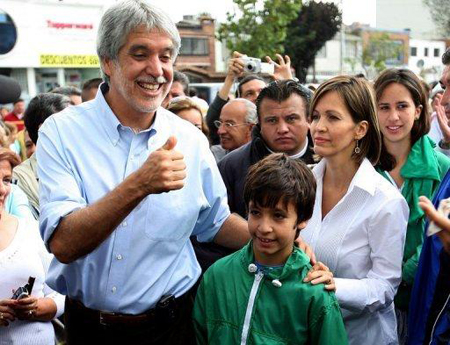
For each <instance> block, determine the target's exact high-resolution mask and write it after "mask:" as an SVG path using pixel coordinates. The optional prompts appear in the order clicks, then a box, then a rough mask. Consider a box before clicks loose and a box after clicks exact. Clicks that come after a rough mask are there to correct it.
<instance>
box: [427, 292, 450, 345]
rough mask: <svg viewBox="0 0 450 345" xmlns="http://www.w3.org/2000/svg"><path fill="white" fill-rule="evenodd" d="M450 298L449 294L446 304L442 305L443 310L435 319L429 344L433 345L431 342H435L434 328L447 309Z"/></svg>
mask: <svg viewBox="0 0 450 345" xmlns="http://www.w3.org/2000/svg"><path fill="white" fill-rule="evenodd" d="M449 299H450V295H448V296H447V300H446V301H445V303H444V306H443V307H442V309H441V311H440V312H439V314H438V316H437V317H436V320H434V324H433V328H432V329H431V337H430V342H429V345H431V343H432V342H433V338H434V330H435V328H436V325H437V323H438V321H439V319H440V317H441V314H442V312H443V311H444V310H445V308H446V307H447V304H448V301H449Z"/></svg>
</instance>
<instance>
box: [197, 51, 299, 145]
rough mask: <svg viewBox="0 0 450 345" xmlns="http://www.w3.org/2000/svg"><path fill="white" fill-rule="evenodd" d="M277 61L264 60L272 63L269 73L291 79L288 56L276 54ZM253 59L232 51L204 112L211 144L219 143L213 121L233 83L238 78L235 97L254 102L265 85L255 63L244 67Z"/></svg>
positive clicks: (216, 117)
mask: <svg viewBox="0 0 450 345" xmlns="http://www.w3.org/2000/svg"><path fill="white" fill-rule="evenodd" d="M276 56H277V62H275V61H272V59H271V58H270V57H269V56H267V57H266V60H267V62H268V63H269V64H271V65H273V73H267V74H269V75H270V76H271V77H272V78H273V79H275V80H283V79H292V78H293V75H292V71H291V59H290V58H289V56H287V55H285V56H284V57H283V56H281V55H280V54H276ZM254 60H255V59H252V58H248V57H246V56H245V55H244V54H241V53H239V52H237V51H235V52H234V53H233V56H232V58H230V60H229V61H228V70H227V76H226V77H225V81H224V83H223V85H222V88H221V89H220V91H219V93H218V94H217V96H216V98H214V100H213V101H212V102H211V104H210V105H209V108H208V112H207V113H206V123H207V125H208V127H209V129H210V133H209V136H210V139H211V143H212V144H213V145H218V144H219V143H220V138H219V134H218V133H217V128H216V127H215V126H214V121H217V120H219V117H220V113H221V111H222V108H223V107H224V105H225V104H227V102H228V101H229V97H228V95H229V94H230V91H231V89H232V87H233V84H234V83H235V82H236V81H237V80H238V79H239V78H242V79H241V80H240V81H239V84H238V86H237V90H236V97H237V98H245V99H248V100H249V101H250V102H253V103H255V102H256V98H257V97H258V95H259V93H260V92H261V90H262V89H263V88H265V87H266V81H265V80H264V79H263V78H262V77H261V76H260V75H259V74H256V71H255V68H254V66H255V64H253V63H250V64H249V66H250V68H249V67H248V66H247V68H246V61H250V62H252V61H254Z"/></svg>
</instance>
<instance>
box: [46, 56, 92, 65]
mask: <svg viewBox="0 0 450 345" xmlns="http://www.w3.org/2000/svg"><path fill="white" fill-rule="evenodd" d="M40 61H41V67H100V63H99V60H98V56H97V55H41V56H40Z"/></svg>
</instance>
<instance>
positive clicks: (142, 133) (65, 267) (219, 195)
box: [37, 0, 249, 344]
mask: <svg viewBox="0 0 450 345" xmlns="http://www.w3.org/2000/svg"><path fill="white" fill-rule="evenodd" d="M179 46H180V37H179V34H178V31H177V29H176V27H175V25H174V23H173V22H172V21H171V20H170V19H169V17H168V16H167V15H166V14H164V13H162V12H161V11H160V10H158V9H155V8H154V7H152V6H150V5H148V4H147V3H146V2H144V1H142V0H128V1H122V2H119V3H117V4H115V5H113V7H111V8H110V9H109V10H108V11H106V13H105V14H104V16H103V18H102V20H101V23H100V27H99V34H98V43H97V52H98V55H99V58H100V61H101V67H102V71H103V73H104V78H105V80H106V83H104V84H102V85H101V87H100V91H101V92H98V93H97V96H96V98H95V99H94V100H93V101H91V102H87V103H83V104H81V105H79V106H76V107H70V108H67V109H66V110H64V111H63V112H62V113H60V114H59V115H58V116H54V117H51V118H49V119H47V121H46V122H45V123H44V125H43V126H42V127H41V131H40V135H39V143H38V149H37V158H38V165H39V177H40V193H41V195H40V201H41V219H40V220H41V233H42V236H43V238H44V240H45V242H46V244H47V246H48V248H49V249H50V250H51V251H52V252H53V253H54V255H55V257H56V259H55V260H53V262H52V264H51V266H50V269H49V275H48V284H49V285H50V286H52V287H53V288H54V289H55V290H57V291H59V292H61V293H63V294H65V295H67V296H68V298H67V301H66V329H67V333H68V341H69V344H87V343H97V344H100V343H102V344H106V343H107V344H190V343H194V339H193V335H192V334H193V333H192V326H191V308H192V299H193V287H194V285H195V283H196V281H197V279H198V277H199V276H200V268H199V266H198V263H197V260H196V258H195V255H194V251H193V249H192V245H191V244H190V242H189V236H190V235H195V236H197V238H198V239H199V241H211V240H214V242H216V243H219V244H221V245H224V246H230V247H235V248H237V247H240V246H242V245H243V244H244V243H245V242H246V241H247V240H248V238H249V236H248V231H247V227H246V223H245V221H243V220H242V219H240V218H238V217H236V216H233V215H230V212H229V209H228V207H227V203H226V189H225V186H224V184H223V182H222V179H221V177H220V174H219V172H218V169H217V167H216V164H215V162H214V157H213V156H212V154H211V153H210V151H209V146H208V142H207V140H206V138H205V137H204V136H203V134H202V133H201V132H200V131H198V130H197V129H196V128H195V127H193V126H191V125H190V124H189V123H187V122H186V121H183V120H181V119H180V118H178V117H177V116H175V115H173V114H172V113H170V112H168V111H166V110H165V109H163V108H162V107H161V103H162V101H163V99H164V98H165V97H166V95H167V93H168V92H169V89H170V86H171V82H172V78H173V67H172V66H173V62H174V60H175V58H176V55H177V52H178V49H179ZM86 123H89V125H88V126H86Z"/></svg>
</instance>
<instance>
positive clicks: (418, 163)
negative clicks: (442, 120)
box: [377, 135, 450, 310]
mask: <svg viewBox="0 0 450 345" xmlns="http://www.w3.org/2000/svg"><path fill="white" fill-rule="evenodd" d="M435 146H436V144H435V143H434V142H433V140H431V139H430V138H429V137H428V136H427V135H424V136H423V137H421V138H420V139H419V140H417V141H416V142H415V144H414V145H413V147H412V148H411V151H410V153H409V155H408V159H407V160H406V162H405V164H404V165H403V167H402V168H401V170H400V175H401V176H402V177H403V179H404V183H403V187H402V189H401V193H402V195H403V197H404V198H405V199H406V202H407V203H408V206H409V219H408V228H407V229H406V241H405V250H404V253H403V268H402V283H401V284H400V286H399V288H398V292H397V295H396V297H395V306H396V307H397V308H400V309H402V310H408V305H409V300H410V297H411V289H412V285H413V283H414V276H415V275H416V271H417V266H418V264H419V257H420V252H421V251H422V244H423V238H424V226H425V214H424V213H423V211H422V209H421V208H420V207H419V204H418V203H419V196H421V195H425V196H426V197H427V198H429V199H430V200H431V199H433V195H434V193H435V192H436V190H437V188H438V187H439V184H440V183H441V180H442V179H443V178H444V176H445V174H446V173H447V171H448V169H449V167H450V159H449V158H448V157H447V156H445V155H444V154H442V153H440V152H436V151H435V150H434V147H435ZM377 171H378V172H379V173H380V174H381V175H382V176H384V177H385V178H386V179H387V180H389V181H390V182H392V181H391V180H390V179H389V177H388V176H387V173H386V172H385V171H383V170H381V169H379V168H377Z"/></svg>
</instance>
